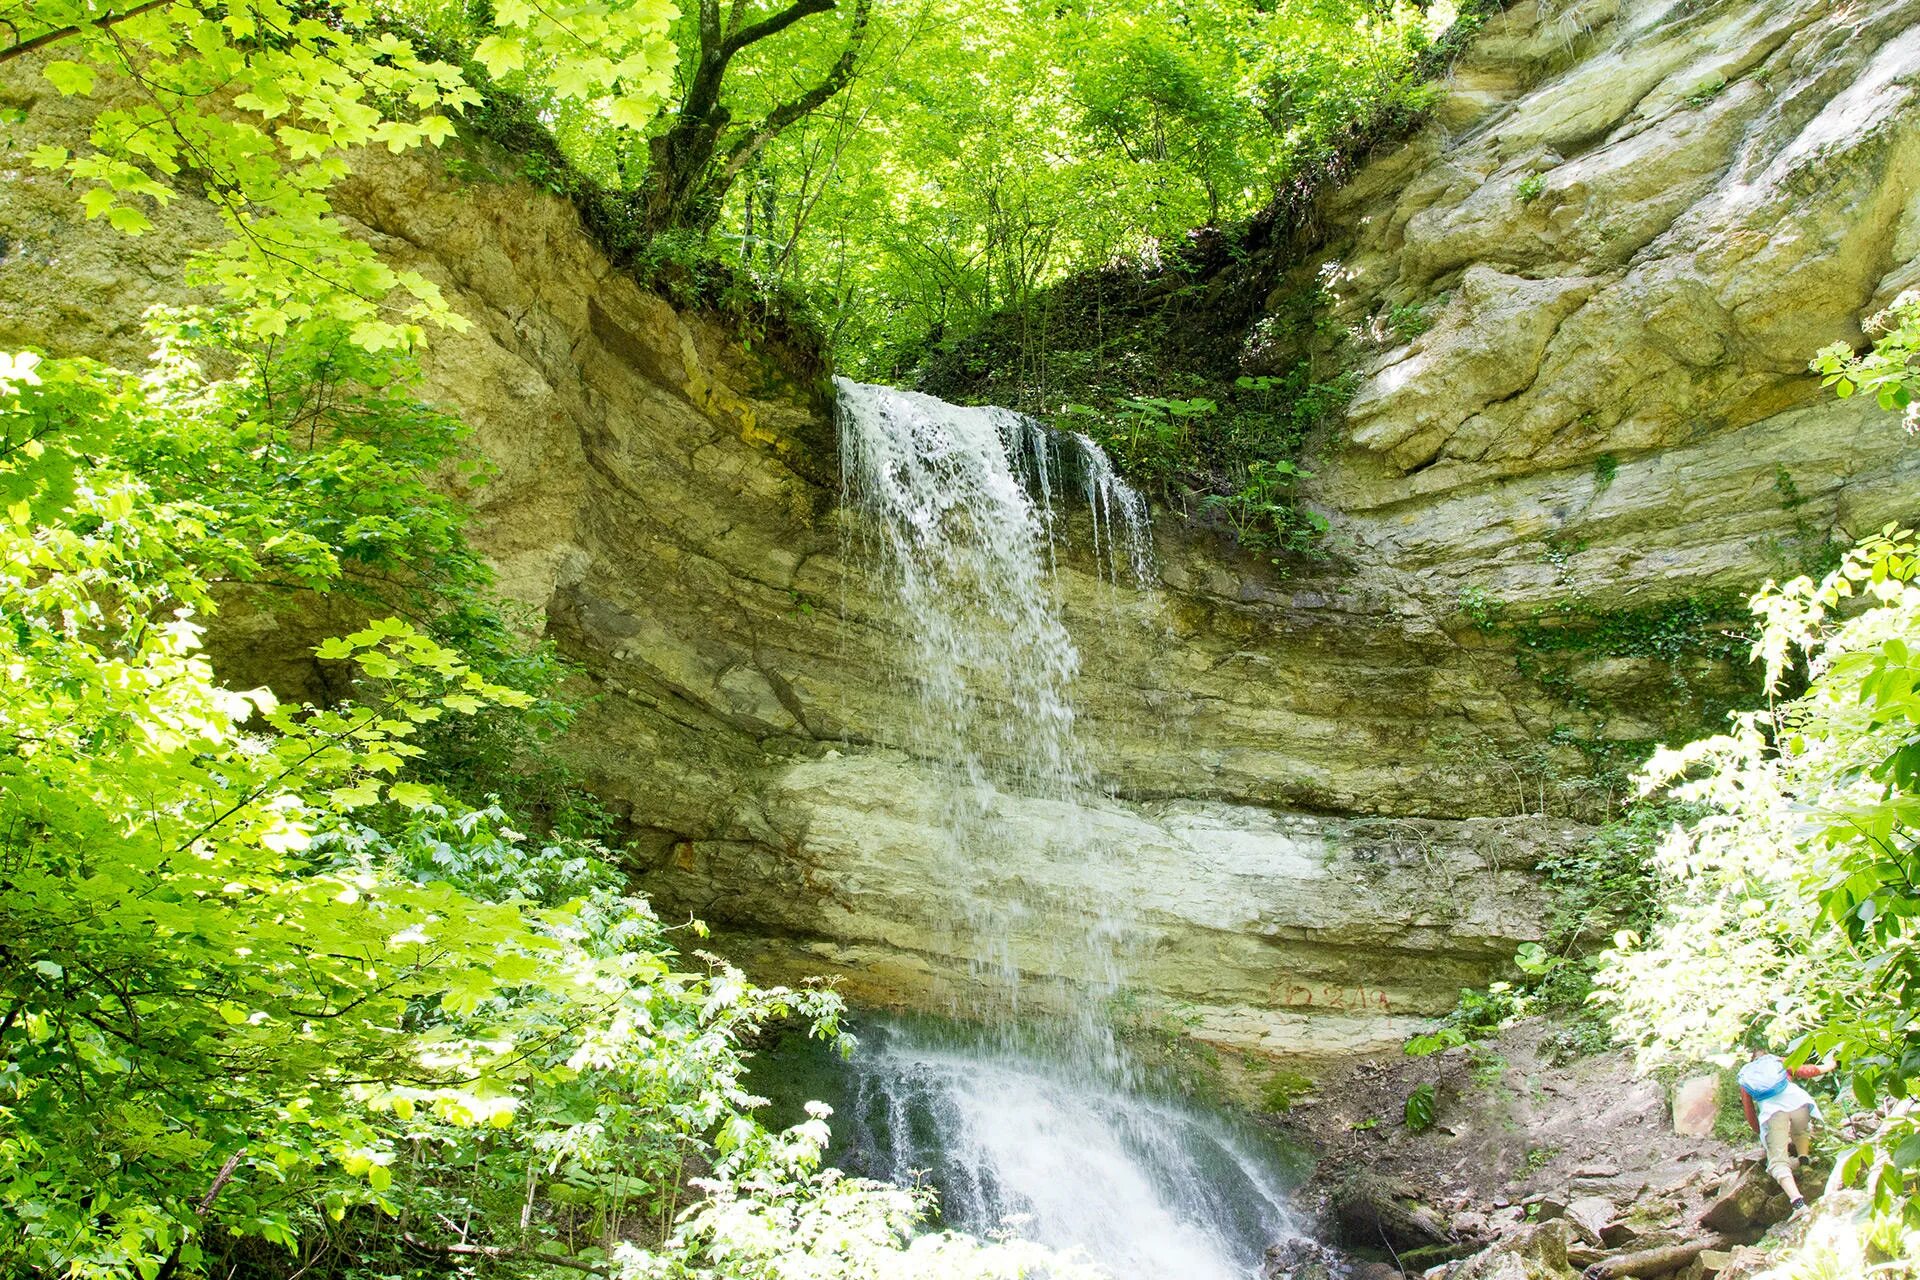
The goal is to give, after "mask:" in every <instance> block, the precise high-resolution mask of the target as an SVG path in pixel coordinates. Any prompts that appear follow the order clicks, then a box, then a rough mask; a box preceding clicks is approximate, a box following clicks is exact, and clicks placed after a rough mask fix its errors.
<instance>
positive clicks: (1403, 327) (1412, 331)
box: [1386, 302, 1433, 342]
mask: <svg viewBox="0 0 1920 1280" xmlns="http://www.w3.org/2000/svg"><path fill="white" fill-rule="evenodd" d="M1386 323H1387V328H1388V329H1389V330H1391V331H1392V332H1393V334H1394V335H1395V336H1396V337H1398V338H1399V339H1400V340H1401V341H1402V342H1411V341H1412V340H1413V339H1415V338H1417V337H1419V336H1420V335H1421V334H1423V333H1425V332H1426V331H1427V330H1429V329H1431V328H1433V318H1432V317H1431V316H1429V315H1428V314H1427V311H1426V308H1425V307H1424V306H1423V305H1421V304H1420V303H1418V302H1409V303H1404V304H1402V305H1400V306H1397V307H1389V308H1388V309H1387V321H1386Z"/></svg>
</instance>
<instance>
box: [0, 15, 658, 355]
mask: <svg viewBox="0 0 1920 1280" xmlns="http://www.w3.org/2000/svg"><path fill="white" fill-rule="evenodd" d="M451 12H458V13H459V14H460V15H461V19H460V20H461V22H463V23H470V22H472V21H473V13H477V12H478V11H477V10H476V11H473V13H469V12H468V11H467V10H466V9H465V8H460V9H458V10H450V11H437V10H426V11H423V12H422V14H421V17H422V19H423V20H424V21H425V22H427V23H428V24H429V25H430V24H431V23H432V22H433V21H434V20H435V19H436V18H437V19H440V20H442V21H445V20H447V18H448V14H449V13H451ZM672 12H673V9H672V6H671V5H669V4H667V3H665V2H664V0H623V2H620V3H613V4H601V3H598V2H597V0H595V2H593V3H584V2H569V0H561V2H560V3H558V4H554V5H548V6H544V7H536V6H529V5H526V4H522V3H506V4H501V5H497V6H494V7H493V8H491V9H488V10H487V11H486V14H487V17H486V20H485V21H484V22H482V23H479V24H478V25H474V26H472V27H471V28H470V29H468V30H467V31H466V34H467V35H468V36H470V38H471V39H472V40H474V41H477V43H476V44H475V46H474V47H475V52H476V55H477V56H478V57H479V58H480V59H481V61H482V62H484V63H486V64H488V65H489V66H490V67H491V68H492V69H494V70H495V72H496V73H499V72H504V71H507V70H515V71H516V72H517V73H518V74H520V75H523V76H527V77H529V78H532V79H536V80H537V82H538V83H539V84H540V85H541V86H542V87H543V89H544V90H545V91H546V92H547V93H549V94H551V95H552V96H553V98H554V99H556V100H558V101H564V102H566V103H568V104H574V105H576V106H578V107H579V108H580V109H582V110H591V111H594V112H597V113H601V114H604V115H605V116H606V117H607V118H608V119H610V120H611V121H612V122H613V123H614V124H615V125H617V126H619V127H622V128H627V129H634V128H639V127H642V126H644V125H645V124H646V123H647V122H648V120H649V118H650V117H651V114H652V113H653V111H654V110H655V109H656V108H657V106H658V104H659V102H660V101H661V98H662V94H663V92H664V90H665V88H666V87H667V84H668V83H669V76H670V72H671V66H672V50H671V48H670V47H669V45H668V44H667V42H666V31H667V28H666V23H667V21H668V19H669V18H670V17H671V15H672ZM3 16H4V17H5V20H6V25H7V27H8V30H9V35H10V36H11V39H12V43H11V44H10V45H7V46H0V61H5V60H10V59H12V58H14V57H17V56H22V55H24V54H26V53H29V52H35V51H38V50H42V49H44V50H47V51H48V52H49V53H50V54H51V55H52V56H51V58H50V60H48V61H46V62H45V63H44V64H43V73H44V75H45V76H46V78H47V80H48V82H49V83H50V84H51V85H52V86H53V87H54V88H55V89H56V90H57V91H58V92H59V93H61V94H63V95H66V96H81V97H86V96H90V95H92V94H93V93H94V92H95V91H96V89H98V88H100V87H101V85H102V83H103V79H102V78H103V75H104V76H105V77H107V78H108V79H110V80H116V81H120V80H123V81H124V82H125V83H126V84H127V85H129V86H131V90H132V91H131V93H130V94H127V95H124V96H116V97H113V98H112V99H111V105H109V106H106V107H104V108H103V109H102V110H100V111H99V112H98V113H97V114H96V115H95V116H94V118H93V127H92V131H91V135H90V138H89V146H88V148H87V149H85V150H83V151H81V152H79V153H71V152H69V151H67V150H66V149H65V148H61V147H56V146H45V147H42V148H40V149H39V150H38V151H36V152H34V153H33V156H32V161H33V163H34V164H35V165H37V166H38V167H40V168H43V169H49V170H53V171H56V172H60V173H64V174H66V175H68V177H69V178H70V179H71V180H72V181H73V183H74V184H75V186H76V187H78V188H79V190H80V192H81V195H82V206H83V208H84V209H85V211H86V215H87V217H89V218H105V219H107V221H108V222H110V223H111V224H112V225H113V226H114V227H116V228H117V229H119V230H122V231H125V232H127V233H129V234H132V235H138V234H140V233H142V232H144V231H146V230H148V229H149V228H150V227H151V225H152V223H151V220H150V218H149V217H148V215H147V212H146V211H147V210H148V209H151V208H153V207H155V206H158V205H165V204H168V203H170V202H171V201H172V200H173V199H175V198H176V196H177V195H178V193H179V188H180V187H182V186H184V187H185V188H186V189H188V190H191V191H195V192H197V193H199V194H202V195H204V196H205V197H206V198H207V200H208V201H209V202H210V204H211V205H212V207H213V209H214V210H215V212H216V213H217V214H218V215H219V217H220V218H221V220H222V221H223V222H224V223H225V224H226V227H227V230H228V232H229V233H230V236H231V238H230V239H229V240H228V241H227V242H226V243H225V244H224V245H222V246H220V247H218V248H216V249H214V250H212V251H210V252H207V253H204V254H201V255H199V256H198V257H197V258H196V259H195V266H194V275H195V278H196V279H198V280H199V281H200V282H202V283H204V284H206V285H208V286H210V287H211V288H213V289H215V290H216V291H217V292H218V293H219V294H220V295H221V296H222V297H223V298H224V299H226V300H227V301H229V302H230V303H233V304H235V305H236V306H238V307H239V308H240V309H241V321H240V323H241V324H242V326H243V327H244V329H245V330H246V332H247V333H249V334H250V335H252V336H254V337H262V338H264V337H271V336H275V335H280V334H285V333H286V332H288V330H289V328H290V327H296V326H298V325H300V324H302V323H304V322H306V321H309V320H321V321H327V322H331V323H336V324H340V325H344V326H346V328H347V329H348V331H349V333H350V335H351V339H352V341H353V342H354V343H356V344H358V345H360V346H364V347H367V348H368V349H370V350H382V349H387V348H392V347H400V346H407V345H411V344H413V343H416V342H418V341H420V340H421V339H422V338H423V337H424V334H425V328H424V326H426V325H427V324H440V325H447V326H450V327H453V328H456V329H458V328H464V327H465V325H466V323H467V322H466V320H465V319H464V318H463V317H461V316H459V315H458V314H457V313H455V312H454V311H452V310H451V309H450V308H449V307H448V306H447V304H446V302H445V300H444V299H443V298H442V297H441V295H440V292H439V290H438V289H437V288H436V287H435V286H434V284H433V283H432V282H431V281H429V280H427V279H426V278H425V277H424V276H422V275H420V274H419V273H418V272H415V271H406V270H395V269H394V268H393V267H391V266H389V265H388V264H387V263H386V262H384V261H382V260H381V259H380V258H379V257H378V256H377V255H376V254H375V252H374V250H373V248H372V247H371V246H370V245H369V244H368V243H367V242H366V241H365V240H363V239H360V238H357V237H354V236H351V235H348V234H347V233H346V231H345V230H344V229H343V228H342V227H341V226H340V224H339V223H338V222H337V221H336V220H335V219H334V218H332V217H331V216H330V214H331V210H330V206H329V204H328V202H327V198H326V191H327V189H328V188H329V187H331V186H332V185H333V184H334V183H335V182H337V181H339V179H340V178H341V177H343V176H344V175H345V174H346V172H347V165H346V156H347V154H348V153H349V152H351V151H352V150H353V149H354V148H358V147H368V146H383V147H385V148H386V149H388V150H389V151H393V152H401V151H407V150H411V149H413V148H417V147H420V146H423V145H432V146H438V145H440V143H441V142H443V141H444V140H445V139H447V138H448V137H450V136H452V134H453V132H454V123H453V117H454V116H456V115H457V114H458V113H459V112H460V111H462V110H463V109H464V108H466V107H469V106H472V105H474V104H475V103H476V102H477V101H478V96H477V94H476V92H475V90H474V88H473V86H472V85H471V84H470V83H469V82H468V80H467V78H466V77H465V75H463V73H462V72H461V70H460V68H459V67H458V66H456V65H453V64H450V63H448V62H443V61H438V60H435V59H434V58H432V57H431V56H427V55H423V54H422V53H421V52H420V50H419V48H417V47H416V45H415V44H414V43H413V42H412V41H411V40H409V39H406V38H403V37H402V36H400V35H397V34H395V33H394V31H393V30H392V29H391V27H390V25H389V21H388V20H389V18H390V17H391V16H392V15H391V14H389V13H387V12H385V11H380V10H376V9H375V8H373V7H372V6H369V5H367V4H364V3H348V4H344V5H337V6H334V7H332V8H330V9H328V10H327V11H326V12H325V13H324V14H321V13H319V12H317V11H312V10H309V9H306V8H302V7H300V6H298V5H289V4H285V3H282V0H249V2H248V3H246V4H245V5H242V6H240V7H235V8H229V9H222V10H219V11H211V10H206V11H203V10H201V9H198V8H195V7H193V6H189V5H171V4H147V3H143V4H107V5H96V4H93V3H91V2H89V0H16V2H15V3H13V4H11V5H9V6H7V7H6V9H5V10H4V15H3Z"/></svg>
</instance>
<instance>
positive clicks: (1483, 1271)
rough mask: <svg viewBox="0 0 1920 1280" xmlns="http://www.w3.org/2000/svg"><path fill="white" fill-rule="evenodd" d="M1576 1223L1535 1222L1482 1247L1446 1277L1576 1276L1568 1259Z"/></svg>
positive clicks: (1551, 1279)
mask: <svg viewBox="0 0 1920 1280" xmlns="http://www.w3.org/2000/svg"><path fill="white" fill-rule="evenodd" d="M1574 1238H1575V1237H1574V1230H1573V1227H1572V1226H1571V1225H1570V1224H1569V1223H1567V1222H1566V1221H1565V1220H1563V1219H1555V1220H1554V1221H1552V1222H1536V1223H1533V1224H1531V1225H1529V1226H1525V1227H1522V1228H1520V1229H1519V1230H1518V1231H1515V1232H1513V1233H1512V1234H1511V1235H1507V1236H1503V1237H1502V1238H1501V1239H1500V1240H1499V1241H1498V1242H1496V1243H1495V1244H1493V1245H1490V1246H1488V1247H1487V1248H1485V1249H1482V1250H1481V1251H1480V1252H1479V1253H1476V1254H1474V1255H1473V1256H1472V1257H1470V1258H1467V1259H1465V1260H1464V1261H1462V1262H1460V1263H1459V1264H1458V1265H1457V1266H1455V1267H1453V1268H1452V1269H1450V1270H1449V1271H1448V1272H1447V1280H1574V1278H1575V1276H1576V1275H1577V1274H1578V1273H1577V1272H1575V1271H1574V1269H1573V1266H1572V1264H1571V1263H1570V1262H1569V1261H1568V1259H1567V1248H1568V1246H1570V1245H1571V1244H1572V1243H1573V1240H1574Z"/></svg>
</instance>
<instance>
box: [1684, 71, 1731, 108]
mask: <svg viewBox="0 0 1920 1280" xmlns="http://www.w3.org/2000/svg"><path fill="white" fill-rule="evenodd" d="M1726 87H1727V78H1726V77H1725V76H1712V77H1709V78H1708V79H1705V80H1702V81H1701V82H1700V83H1699V84H1697V85H1695V86H1694V87H1693V91H1692V92H1691V93H1689V94H1688V95H1687V105H1689V106H1693V107H1704V106H1706V105H1707V104H1708V103H1709V102H1712V101H1713V100H1714V99H1715V98H1717V97H1719V96H1720V91H1721V90H1722V89H1725V88H1726Z"/></svg>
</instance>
